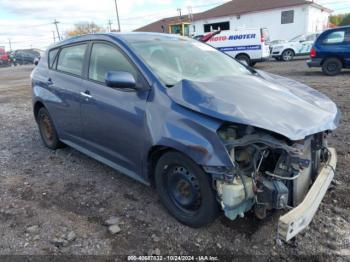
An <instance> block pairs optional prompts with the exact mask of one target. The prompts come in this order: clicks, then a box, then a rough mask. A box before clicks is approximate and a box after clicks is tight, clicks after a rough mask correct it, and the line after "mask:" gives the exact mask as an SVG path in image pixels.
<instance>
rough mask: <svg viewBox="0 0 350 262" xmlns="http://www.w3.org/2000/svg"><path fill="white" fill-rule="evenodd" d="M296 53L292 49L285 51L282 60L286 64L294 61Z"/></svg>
mask: <svg viewBox="0 0 350 262" xmlns="http://www.w3.org/2000/svg"><path fill="white" fill-rule="evenodd" d="M294 56H295V53H294V51H293V50H292V49H287V50H284V51H283V53H282V56H281V58H282V60H283V61H284V62H288V61H292V60H293V59H294Z"/></svg>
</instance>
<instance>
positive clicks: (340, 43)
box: [307, 26, 350, 76]
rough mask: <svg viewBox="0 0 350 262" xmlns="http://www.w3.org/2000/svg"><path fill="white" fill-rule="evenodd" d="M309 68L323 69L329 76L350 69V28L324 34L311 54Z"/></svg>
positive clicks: (328, 31)
mask: <svg viewBox="0 0 350 262" xmlns="http://www.w3.org/2000/svg"><path fill="white" fill-rule="evenodd" d="M310 57H311V58H310V60H308V61H307V65H308V66H309V67H322V71H323V73H325V74H326V75H329V76H335V75H338V74H339V73H340V72H341V70H342V69H343V68H350V26H345V27H338V28H334V29H330V30H327V31H325V32H324V33H322V34H321V35H320V36H319V38H318V39H317V40H316V42H315V44H314V46H313V47H312V49H311V52H310Z"/></svg>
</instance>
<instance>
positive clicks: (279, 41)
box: [268, 40, 287, 54]
mask: <svg viewBox="0 0 350 262" xmlns="http://www.w3.org/2000/svg"><path fill="white" fill-rule="evenodd" d="M286 42H287V41H286V40H273V41H269V43H268V45H269V47H270V53H271V54H272V49H273V47H274V46H275V45H280V44H284V43H286Z"/></svg>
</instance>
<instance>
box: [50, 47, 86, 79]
mask: <svg viewBox="0 0 350 262" xmlns="http://www.w3.org/2000/svg"><path fill="white" fill-rule="evenodd" d="M86 47H87V44H80V45H74V46H69V47H64V48H62V50H61V52H60V54H59V56H58V61H57V70H59V71H62V72H66V73H70V74H73V75H77V76H81V75H82V72H83V66H84V57H85V51H86Z"/></svg>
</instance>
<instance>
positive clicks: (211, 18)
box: [136, 0, 331, 40]
mask: <svg viewBox="0 0 350 262" xmlns="http://www.w3.org/2000/svg"><path fill="white" fill-rule="evenodd" d="M330 13H331V10H329V9H327V8H325V7H323V6H321V5H319V4H317V3H315V2H314V1H307V0H232V1H230V2H227V3H225V4H223V5H220V6H218V7H216V8H213V9H210V10H208V11H205V12H203V13H197V14H194V15H193V16H192V19H190V18H191V17H190V16H182V17H171V18H165V19H161V20H159V21H157V22H155V23H152V24H149V25H147V26H145V27H142V28H139V29H137V30H136V31H148V32H149V31H152V32H167V33H170V32H171V33H173V31H174V30H172V28H171V26H178V25H179V24H186V29H187V30H186V29H185V30H186V31H185V32H184V34H191V35H203V34H205V33H208V32H210V30H216V29H218V28H220V29H221V30H234V29H242V28H267V29H268V30H269V31H270V39H271V40H289V39H291V38H293V37H295V36H297V35H301V34H307V33H313V32H321V31H323V30H325V29H326V28H327V27H328V24H329V23H328V21H329V15H330ZM178 28H180V29H179V30H181V29H184V28H185V27H183V26H182V27H178Z"/></svg>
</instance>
